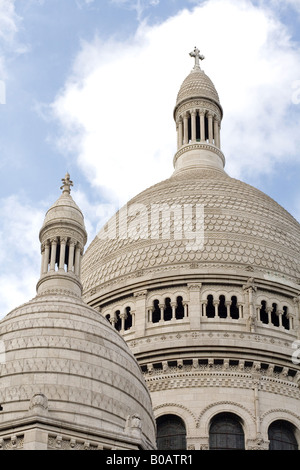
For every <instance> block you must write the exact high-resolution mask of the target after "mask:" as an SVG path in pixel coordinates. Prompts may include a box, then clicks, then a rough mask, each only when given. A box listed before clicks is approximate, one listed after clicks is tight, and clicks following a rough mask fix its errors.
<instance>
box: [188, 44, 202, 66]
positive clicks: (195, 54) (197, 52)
mask: <svg viewBox="0 0 300 470" xmlns="http://www.w3.org/2000/svg"><path fill="white" fill-rule="evenodd" d="M190 56H191V57H194V58H195V66H194V69H200V62H199V60H204V59H205V57H204V55H202V54H200V50H199V49H198V48H197V47H196V46H195V48H194V50H193V52H190Z"/></svg>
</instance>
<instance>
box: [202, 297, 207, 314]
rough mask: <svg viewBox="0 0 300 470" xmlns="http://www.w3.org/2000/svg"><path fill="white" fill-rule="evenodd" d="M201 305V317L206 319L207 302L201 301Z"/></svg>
mask: <svg viewBox="0 0 300 470" xmlns="http://www.w3.org/2000/svg"><path fill="white" fill-rule="evenodd" d="M202 305H203V311H202V316H203V317H206V307H207V300H203V301H202Z"/></svg>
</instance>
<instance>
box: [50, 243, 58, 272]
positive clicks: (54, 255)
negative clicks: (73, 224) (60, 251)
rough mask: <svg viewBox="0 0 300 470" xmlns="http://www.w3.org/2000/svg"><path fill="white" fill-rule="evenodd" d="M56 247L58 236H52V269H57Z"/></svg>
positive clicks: (52, 270)
mask: <svg viewBox="0 0 300 470" xmlns="http://www.w3.org/2000/svg"><path fill="white" fill-rule="evenodd" d="M56 249H57V238H52V240H51V259H50V271H51V272H54V271H55V261H56Z"/></svg>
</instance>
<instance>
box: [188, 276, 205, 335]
mask: <svg viewBox="0 0 300 470" xmlns="http://www.w3.org/2000/svg"><path fill="white" fill-rule="evenodd" d="M201 287H202V284H201V283H193V284H192V283H191V284H188V289H189V293H190V300H189V319H190V328H191V330H199V329H200V324H201V310H200V306H201V302H200V293H201ZM185 303H186V302H185Z"/></svg>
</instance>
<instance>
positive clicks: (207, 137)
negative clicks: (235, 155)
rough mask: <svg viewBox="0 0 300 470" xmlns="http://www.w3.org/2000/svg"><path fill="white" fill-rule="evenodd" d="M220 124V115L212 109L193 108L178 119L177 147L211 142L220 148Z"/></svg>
mask: <svg viewBox="0 0 300 470" xmlns="http://www.w3.org/2000/svg"><path fill="white" fill-rule="evenodd" d="M220 124H221V121H220V119H219V118H218V116H217V115H216V114H214V113H212V112H210V111H205V110H202V109H193V110H191V111H186V112H185V113H184V114H182V115H180V116H179V118H178V120H177V147H178V149H180V148H181V147H182V146H183V145H187V144H189V143H196V142H201V143H205V142H206V143H209V144H212V145H215V146H216V147H218V148H220V145H221V144H220Z"/></svg>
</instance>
